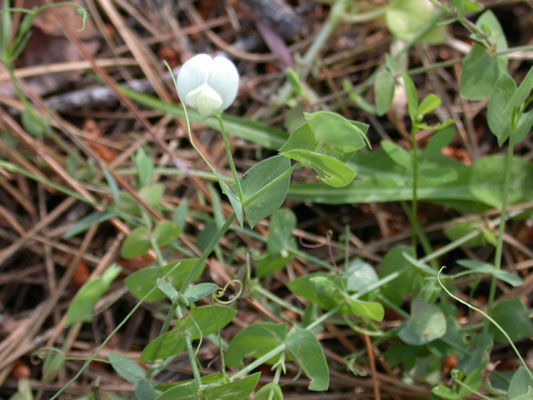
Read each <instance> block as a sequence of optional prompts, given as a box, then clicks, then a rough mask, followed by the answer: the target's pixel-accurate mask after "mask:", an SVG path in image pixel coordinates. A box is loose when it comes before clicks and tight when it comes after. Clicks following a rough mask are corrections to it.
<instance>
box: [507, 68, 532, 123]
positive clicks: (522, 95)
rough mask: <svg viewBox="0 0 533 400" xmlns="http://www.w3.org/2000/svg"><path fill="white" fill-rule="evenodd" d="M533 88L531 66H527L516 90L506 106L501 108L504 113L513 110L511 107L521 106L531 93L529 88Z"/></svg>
mask: <svg viewBox="0 0 533 400" xmlns="http://www.w3.org/2000/svg"><path fill="white" fill-rule="evenodd" d="M532 89H533V67H530V68H529V71H528V72H527V74H526V76H525V77H524V79H522V82H520V85H518V88H517V90H516V92H515V93H514V94H513V96H512V97H511V98H510V99H509V102H508V104H507V107H506V108H504V109H503V112H504V113H508V112H510V111H512V110H513V108H518V107H520V106H522V105H523V104H524V103H525V101H526V100H527V98H528V97H529V96H530V95H531V90H532Z"/></svg>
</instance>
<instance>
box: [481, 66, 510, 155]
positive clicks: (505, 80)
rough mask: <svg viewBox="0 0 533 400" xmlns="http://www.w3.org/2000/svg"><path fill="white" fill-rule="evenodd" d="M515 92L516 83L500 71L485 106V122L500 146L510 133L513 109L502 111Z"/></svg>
mask: <svg viewBox="0 0 533 400" xmlns="http://www.w3.org/2000/svg"><path fill="white" fill-rule="evenodd" d="M515 92H516V84H515V82H514V80H513V78H511V77H510V76H509V75H508V74H506V73H502V74H501V75H500V77H499V78H498V80H497V81H496V83H495V84H494V87H493V88H492V92H491V95H490V99H489V104H488V106H487V122H488V124H489V128H490V130H491V132H492V133H493V134H494V136H496V138H497V139H498V146H500V147H501V146H502V145H503V143H504V142H505V140H507V138H508V137H509V134H510V133H511V120H512V116H513V110H512V109H510V110H507V111H504V110H505V109H506V108H507V107H508V105H509V103H510V99H511V98H512V96H513V95H514V93H515Z"/></svg>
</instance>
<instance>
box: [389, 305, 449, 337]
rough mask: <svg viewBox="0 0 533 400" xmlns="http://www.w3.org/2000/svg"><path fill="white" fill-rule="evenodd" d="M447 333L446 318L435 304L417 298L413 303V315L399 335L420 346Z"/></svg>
mask: <svg viewBox="0 0 533 400" xmlns="http://www.w3.org/2000/svg"><path fill="white" fill-rule="evenodd" d="M445 333H446V318H445V317H444V314H443V313H442V311H441V309H440V308H439V307H437V306H436V305H434V304H428V303H424V302H422V301H419V300H415V301H413V302H412V304H411V315H410V317H409V319H408V320H407V322H406V324H405V325H404V326H403V328H402V329H401V330H400V331H399V332H398V337H399V338H400V339H402V341H403V342H404V343H407V344H411V345H414V346H420V345H423V344H426V343H429V342H431V341H433V340H435V339H438V338H440V337H442V336H444V334H445Z"/></svg>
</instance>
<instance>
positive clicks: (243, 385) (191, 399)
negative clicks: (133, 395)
mask: <svg viewBox="0 0 533 400" xmlns="http://www.w3.org/2000/svg"><path fill="white" fill-rule="evenodd" d="M260 375H261V374H260V373H259V372H257V373H255V374H252V375H250V376H248V377H246V378H244V379H240V380H238V381H235V382H231V383H226V384H222V385H217V386H207V387H206V388H204V389H203V390H200V391H198V390H197V388H196V386H195V385H194V382H191V383H189V384H188V385H187V387H183V386H185V385H179V386H175V387H173V388H171V389H168V390H167V391H165V392H164V393H163V394H161V396H159V397H158V398H157V400H198V399H202V400H246V398H247V397H248V396H249V395H250V393H252V391H253V390H254V388H255V387H256V386H257V381H258V380H259V376H260Z"/></svg>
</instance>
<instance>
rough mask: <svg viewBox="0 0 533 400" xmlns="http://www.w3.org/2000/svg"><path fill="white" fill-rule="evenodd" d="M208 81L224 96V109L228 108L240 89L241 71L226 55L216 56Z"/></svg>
mask: <svg viewBox="0 0 533 400" xmlns="http://www.w3.org/2000/svg"><path fill="white" fill-rule="evenodd" d="M207 83H208V85H209V86H211V87H212V88H213V89H214V90H215V91H216V92H217V93H218V94H219V95H220V97H221V98H222V110H225V109H226V108H228V107H229V106H230V105H231V103H233V101H234V100H235V97H237V91H238V90H239V73H238V72H237V68H236V67H235V64H233V62H231V61H230V60H229V59H227V58H226V57H220V56H219V57H215V58H214V59H213V62H212V63H211V68H210V70H209V75H208V78H207Z"/></svg>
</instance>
